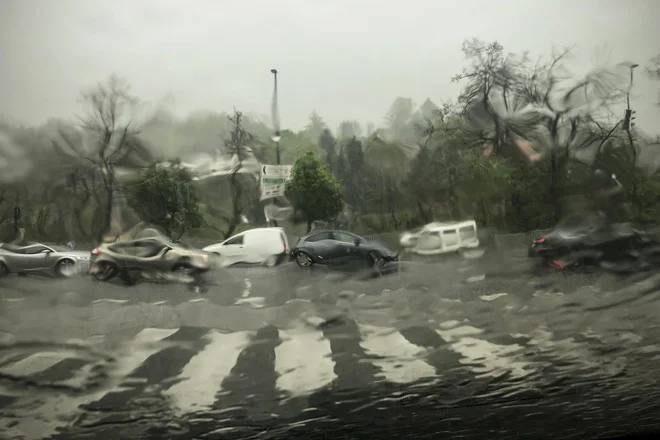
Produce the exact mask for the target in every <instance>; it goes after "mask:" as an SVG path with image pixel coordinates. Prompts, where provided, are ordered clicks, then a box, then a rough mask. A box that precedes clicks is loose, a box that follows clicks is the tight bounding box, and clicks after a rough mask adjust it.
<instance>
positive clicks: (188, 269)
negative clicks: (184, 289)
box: [172, 264, 195, 284]
mask: <svg viewBox="0 0 660 440" xmlns="http://www.w3.org/2000/svg"><path fill="white" fill-rule="evenodd" d="M194 271H195V269H194V268H193V267H192V266H190V265H188V264H177V265H176V266H174V267H173V268H172V274H173V275H174V278H175V279H176V281H178V282H180V283H184V284H189V283H192V282H194V281H195V277H194V276H193V273H194Z"/></svg>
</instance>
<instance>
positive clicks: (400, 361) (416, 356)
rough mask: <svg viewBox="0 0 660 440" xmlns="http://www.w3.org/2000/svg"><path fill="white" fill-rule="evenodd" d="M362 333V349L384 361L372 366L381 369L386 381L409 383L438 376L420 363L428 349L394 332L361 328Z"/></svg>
mask: <svg viewBox="0 0 660 440" xmlns="http://www.w3.org/2000/svg"><path fill="white" fill-rule="evenodd" d="M360 333H361V334H362V342H360V345H361V346H362V348H364V349H365V350H366V351H367V353H368V354H374V355H376V356H380V357H382V358H383V359H377V360H373V361H372V362H373V363H374V364H376V365H377V366H378V367H380V369H381V370H382V372H383V375H384V376H385V379H386V380H388V381H390V382H396V383H409V382H414V381H416V380H419V379H423V378H428V377H434V376H435V375H436V371H435V368H434V367H432V366H431V365H429V364H427V363H426V362H424V361H423V360H422V359H420V357H421V356H423V355H424V354H425V353H426V349H424V348H422V347H420V346H418V345H415V344H413V343H412V342H410V341H408V340H407V339H406V338H405V337H404V336H403V335H402V334H401V333H400V332H398V331H396V330H395V329H393V328H386V327H375V326H371V325H360Z"/></svg>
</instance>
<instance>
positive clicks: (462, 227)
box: [400, 220, 479, 255]
mask: <svg viewBox="0 0 660 440" xmlns="http://www.w3.org/2000/svg"><path fill="white" fill-rule="evenodd" d="M400 244H401V246H403V247H404V248H406V249H408V250H409V252H412V253H415V254H418V255H438V254H446V253H450V252H456V251H459V250H463V249H474V248H477V247H479V237H478V235H477V223H476V222H475V221H474V220H468V221H462V222H451V223H440V222H434V223H429V224H428V225H426V226H424V227H423V228H422V229H421V230H419V231H416V232H406V233H404V234H402V235H401V241H400Z"/></svg>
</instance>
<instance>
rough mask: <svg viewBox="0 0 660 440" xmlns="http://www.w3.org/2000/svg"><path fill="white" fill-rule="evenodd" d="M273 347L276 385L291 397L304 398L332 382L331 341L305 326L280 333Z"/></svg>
mask: <svg viewBox="0 0 660 440" xmlns="http://www.w3.org/2000/svg"><path fill="white" fill-rule="evenodd" d="M279 332H280V339H281V341H282V342H281V343H280V344H279V345H278V346H277V347H275V371H276V372H277V374H278V378H277V382H276V386H277V388H279V389H280V390H284V391H287V392H289V393H290V394H291V395H292V397H295V396H301V395H306V394H308V393H311V392H313V391H315V390H317V389H319V388H322V387H324V386H326V385H328V384H329V383H331V382H332V381H333V380H334V379H335V378H336V377H337V375H336V374H335V363H334V361H333V360H332V349H331V348H330V341H329V340H328V339H326V338H325V337H324V336H323V332H321V331H318V330H311V329H309V328H308V327H302V328H297V329H290V330H287V331H283V330H280V331H279Z"/></svg>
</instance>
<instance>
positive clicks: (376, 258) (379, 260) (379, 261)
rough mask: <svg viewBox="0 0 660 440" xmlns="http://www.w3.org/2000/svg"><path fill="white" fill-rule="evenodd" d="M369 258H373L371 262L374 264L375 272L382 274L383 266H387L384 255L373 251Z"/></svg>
mask: <svg viewBox="0 0 660 440" xmlns="http://www.w3.org/2000/svg"><path fill="white" fill-rule="evenodd" d="M369 258H370V259H371V263H372V264H373V270H374V273H375V274H376V275H382V273H383V266H385V260H384V259H383V257H381V256H380V255H378V254H377V253H375V252H372V253H370V254H369Z"/></svg>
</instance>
